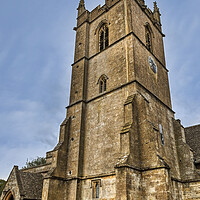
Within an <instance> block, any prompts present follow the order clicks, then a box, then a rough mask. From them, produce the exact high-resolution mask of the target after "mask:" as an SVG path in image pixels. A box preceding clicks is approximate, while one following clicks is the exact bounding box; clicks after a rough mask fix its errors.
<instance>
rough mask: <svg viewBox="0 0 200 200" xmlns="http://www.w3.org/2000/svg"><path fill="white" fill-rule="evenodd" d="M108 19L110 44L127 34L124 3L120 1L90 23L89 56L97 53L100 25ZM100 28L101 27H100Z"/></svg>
mask: <svg viewBox="0 0 200 200" xmlns="http://www.w3.org/2000/svg"><path fill="white" fill-rule="evenodd" d="M102 21H103V22H104V21H106V22H107V24H108V28H109V45H111V44H113V43H114V42H116V41H117V40H119V39H121V38H122V37H123V36H125V30H124V28H125V26H124V5H123V1H120V2H119V3H117V4H116V5H115V6H113V7H112V8H111V9H110V10H109V11H108V12H105V13H104V14H103V15H101V16H100V17H98V18H97V19H96V20H95V21H93V22H92V23H91V24H90V33H89V57H91V56H93V55H95V54H96V53H97V52H99V51H98V45H99V44H98V26H99V25H100V23H101V22H102ZM99 28H100V27H99Z"/></svg>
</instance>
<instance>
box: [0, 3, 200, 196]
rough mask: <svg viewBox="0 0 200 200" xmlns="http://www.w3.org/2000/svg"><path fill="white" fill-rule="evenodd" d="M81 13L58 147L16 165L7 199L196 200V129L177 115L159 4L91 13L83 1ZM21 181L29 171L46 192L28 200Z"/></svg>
mask: <svg viewBox="0 0 200 200" xmlns="http://www.w3.org/2000/svg"><path fill="white" fill-rule="evenodd" d="M77 10H78V17H77V26H76V27H75V28H74V30H75V31H76V43H75V57H74V63H73V64H72V81H71V92H70V104H69V106H68V107H67V115H66V119H65V120H64V121H63V123H62V124H61V127H60V139H59V143H58V144H57V146H56V147H55V148H54V150H53V151H51V152H47V163H46V165H44V166H40V167H36V168H30V169H26V170H18V169H17V168H16V167H14V169H13V171H12V172H11V174H10V177H9V179H8V182H7V184H6V187H5V189H4V192H3V194H2V197H1V199H2V200H7V199H8V200H11V198H14V199H17V200H18V199H30V198H31V199H42V200H90V199H91V200H92V199H102V200H133V199H134V200H155V199H158V200H191V199H200V175H199V174H200V172H199V162H198V152H199V148H198V145H197V144H194V142H192V136H191V134H192V135H194V137H196V138H197V137H198V134H199V133H200V130H199V129H198V128H196V129H195V128H186V129H184V127H183V126H182V125H181V122H180V120H176V119H175V118H174V111H173V110H172V106H171V98H170V89H169V82H168V70H167V68H166V65H165V55H164V46H163V37H164V34H163V33H162V28H161V27H162V25H161V20H160V16H161V14H160V11H159V8H158V6H157V3H156V2H155V3H154V10H153V11H151V10H150V9H149V8H147V6H146V5H145V2H144V0H106V1H105V5H103V6H102V7H101V6H98V7H96V8H95V9H94V10H92V11H91V12H89V11H88V10H86V8H85V2H84V0H80V3H79V7H78V9H77ZM101 77H103V79H101ZM100 80H102V82H101V81H100ZM185 130H186V137H185ZM186 141H187V142H188V144H189V145H190V146H189V145H188V144H187V143H186ZM192 148H193V149H192ZM193 152H195V162H194V156H193ZM16 174H23V175H24V177H25V176H26V177H27V176H31V174H33V179H30V182H31V183H33V187H35V186H34V185H35V184H34V182H36V181H34V178H35V179H36V180H41V177H42V186H41V181H40V186H41V187H42V189H41V191H40V190H38V194H37V195H35V197H33V196H32V197H29V196H30V190H31V189H30V188H29V187H23V184H22V182H23V181H22V180H21V179H19V178H17V175H16ZM40 175H41V176H40ZM20 188H21V189H20ZM24 194H27V195H24Z"/></svg>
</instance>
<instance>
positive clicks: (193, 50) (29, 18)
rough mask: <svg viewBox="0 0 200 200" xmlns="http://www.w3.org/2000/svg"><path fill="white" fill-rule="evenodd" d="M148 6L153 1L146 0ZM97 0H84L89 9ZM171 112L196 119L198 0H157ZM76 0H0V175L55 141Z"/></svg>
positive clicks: (199, 111)
mask: <svg viewBox="0 0 200 200" xmlns="http://www.w3.org/2000/svg"><path fill="white" fill-rule="evenodd" d="M146 3H147V4H148V6H149V7H150V8H152V5H153V1H152V0H148V1H147V0H146ZM98 4H102V5H103V4H104V0H86V7H87V9H88V10H92V9H93V8H95V7H96V6H97V5H98ZM158 5H159V7H160V10H161V13H162V23H163V32H164V33H165V34H166V38H165V39H164V42H165V53H166V61H167V68H168V69H169V70H170V73H169V78H170V87H171V94H172V101H173V109H174V111H175V112H176V118H180V119H181V120H182V123H183V125H184V126H189V125H193V124H198V123H200V94H199V91H200V79H199V74H200V64H199V57H200V37H199V33H200V20H199V19H200V13H199V10H198V9H199V7H200V1H199V0H193V1H189V0H182V1H180V0H162V1H161V0H158ZM77 6H78V0H76V1H69V0H59V1H55V0H17V1H11V0H6V1H3V0H0V27H1V30H0V94H1V95H0V152H1V157H0V178H4V179H6V178H7V176H8V175H9V172H10V170H11V169H12V167H13V165H19V166H20V167H22V166H23V165H24V164H25V162H26V159H27V158H28V159H33V158H35V157H37V156H45V152H46V151H49V150H52V148H53V147H54V146H55V145H56V143H57V139H58V134H59V125H60V123H61V122H62V120H63V119H64V118H65V112H66V110H65V107H66V106H67V105H68V99H69V90H70V76H71V64H72V63H73V52H74V40H75V32H74V31H73V27H74V26H76V14H77V13H76V8H77Z"/></svg>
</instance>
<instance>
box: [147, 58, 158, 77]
mask: <svg viewBox="0 0 200 200" xmlns="http://www.w3.org/2000/svg"><path fill="white" fill-rule="evenodd" d="M149 65H150V67H151V70H152V71H153V72H154V73H155V74H156V73H157V65H156V63H155V61H154V60H153V58H152V57H151V56H149Z"/></svg>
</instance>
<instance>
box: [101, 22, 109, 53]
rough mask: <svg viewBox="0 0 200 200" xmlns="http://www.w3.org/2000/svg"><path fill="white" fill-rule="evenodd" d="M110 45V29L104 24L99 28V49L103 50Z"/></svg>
mask: <svg viewBox="0 0 200 200" xmlns="http://www.w3.org/2000/svg"><path fill="white" fill-rule="evenodd" d="M108 46H109V29H108V26H107V25H106V24H104V25H103V26H102V27H101V28H100V30H99V50H100V51H102V50H104V49H106V48H107V47H108Z"/></svg>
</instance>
